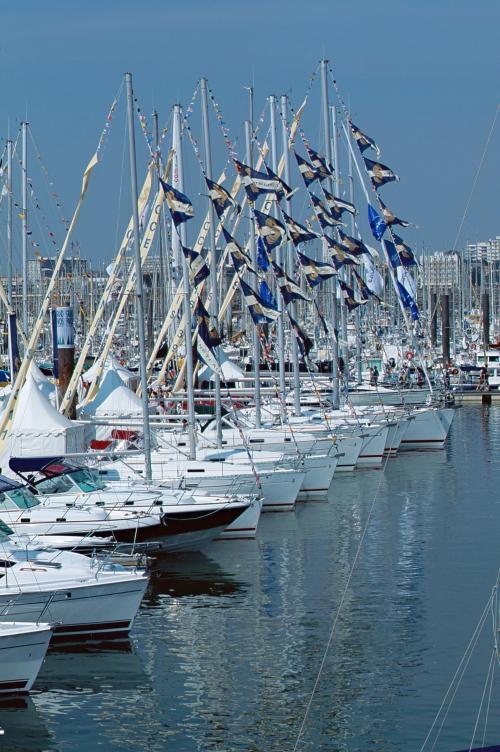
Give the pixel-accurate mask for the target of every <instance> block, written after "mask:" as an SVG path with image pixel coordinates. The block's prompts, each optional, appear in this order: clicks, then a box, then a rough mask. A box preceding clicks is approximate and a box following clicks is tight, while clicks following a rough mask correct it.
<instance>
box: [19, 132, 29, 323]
mask: <svg viewBox="0 0 500 752" xmlns="http://www.w3.org/2000/svg"><path fill="white" fill-rule="evenodd" d="M21 132H22V162H21V171H22V176H21V178H22V181H21V186H22V188H21V190H22V215H23V224H22V267H23V331H24V332H27V331H28V123H26V122H22V123H21Z"/></svg>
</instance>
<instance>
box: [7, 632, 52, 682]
mask: <svg viewBox="0 0 500 752" xmlns="http://www.w3.org/2000/svg"><path fill="white" fill-rule="evenodd" d="M51 637H52V627H51V625H50V624H31V623H27V622H26V623H25V622H17V623H13V624H4V623H2V624H0V695H12V694H19V693H25V692H29V691H30V689H31V687H32V686H33V684H34V683H35V680H36V677H37V676H38V672H39V671H40V668H41V666H42V663H43V659H44V658H45V654H46V652H47V648H48V646H49V642H50V638H51Z"/></svg>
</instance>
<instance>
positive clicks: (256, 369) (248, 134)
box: [245, 120, 261, 428]
mask: <svg viewBox="0 0 500 752" xmlns="http://www.w3.org/2000/svg"><path fill="white" fill-rule="evenodd" d="M245 139H246V160H247V164H248V165H249V166H250V167H253V163H252V162H253V159H252V125H251V123H250V121H249V120H245ZM248 227H249V240H250V253H251V255H252V264H253V268H254V269H257V249H256V247H255V228H254V224H253V217H252V213H250V215H249V218H248ZM252 343H253V347H252V350H253V378H254V394H255V428H260V427H261V415H260V341H259V332H258V331H257V325H256V324H254V323H253V321H252Z"/></svg>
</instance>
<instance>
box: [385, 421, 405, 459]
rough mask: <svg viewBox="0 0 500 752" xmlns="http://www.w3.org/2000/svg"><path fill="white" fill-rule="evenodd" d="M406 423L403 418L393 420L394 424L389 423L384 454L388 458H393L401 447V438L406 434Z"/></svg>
mask: <svg viewBox="0 0 500 752" xmlns="http://www.w3.org/2000/svg"><path fill="white" fill-rule="evenodd" d="M407 427H408V423H407V421H406V418H405V417H404V416H401V417H399V418H395V419H394V422H391V423H390V424H389V426H388V428H389V431H388V432H387V439H386V441H385V449H384V452H385V454H386V455H389V457H395V456H396V454H397V453H398V450H399V448H400V446H401V442H402V440H403V437H404V436H405V434H406V429H407Z"/></svg>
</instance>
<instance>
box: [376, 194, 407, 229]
mask: <svg viewBox="0 0 500 752" xmlns="http://www.w3.org/2000/svg"><path fill="white" fill-rule="evenodd" d="M379 202H380V206H381V209H382V216H383V218H384V222H385V223H386V225H387V226H388V227H389V225H400V226H401V227H409V226H410V224H411V223H410V222H407V221H406V220H405V219H400V218H399V217H396V215H395V214H394V213H393V212H392V211H391V210H390V209H388V208H387V206H386V205H385V204H384V202H383V201H382V200H381V199H380V198H379Z"/></svg>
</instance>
